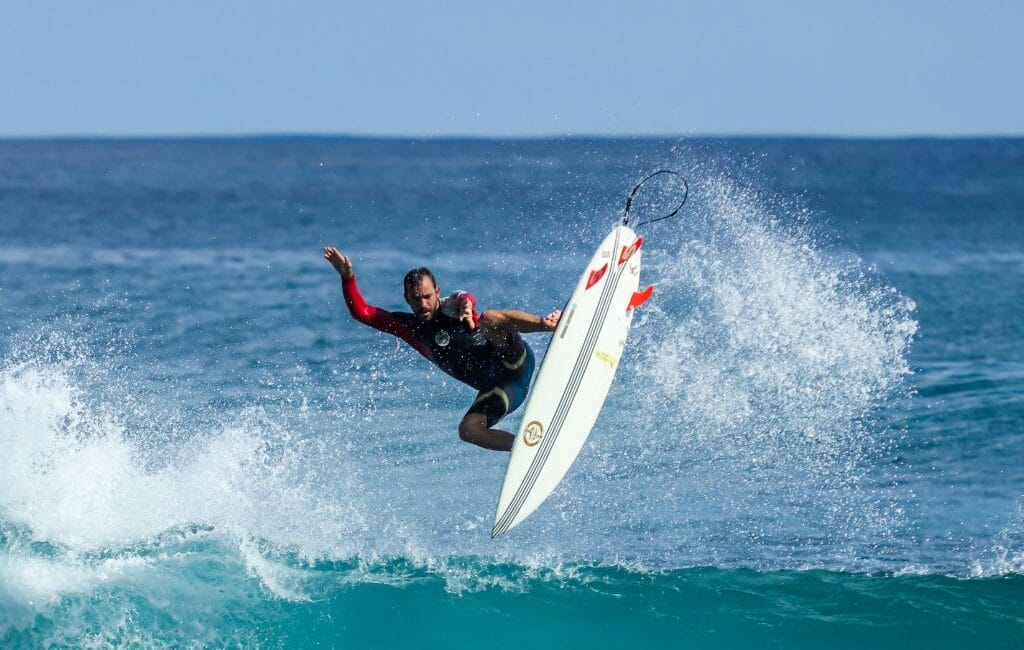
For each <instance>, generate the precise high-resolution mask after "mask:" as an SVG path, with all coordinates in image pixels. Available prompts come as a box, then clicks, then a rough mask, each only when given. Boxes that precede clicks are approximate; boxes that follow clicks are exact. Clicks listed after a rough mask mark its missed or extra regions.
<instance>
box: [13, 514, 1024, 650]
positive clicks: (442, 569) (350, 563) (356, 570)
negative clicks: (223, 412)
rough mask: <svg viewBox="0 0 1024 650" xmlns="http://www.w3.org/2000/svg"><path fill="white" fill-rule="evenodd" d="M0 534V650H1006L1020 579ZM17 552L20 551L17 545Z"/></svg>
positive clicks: (1014, 636)
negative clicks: (366, 649) (304, 552)
mask: <svg viewBox="0 0 1024 650" xmlns="http://www.w3.org/2000/svg"><path fill="white" fill-rule="evenodd" d="M30 538H31V535H30V534H29V532H28V531H26V530H24V529H19V528H17V527H11V526H6V527H5V528H4V530H3V532H2V539H3V555H2V558H3V559H2V560H0V578H2V584H3V589H2V591H0V643H2V644H3V645H4V646H5V647H18V646H40V645H72V646H108V645H118V646H120V645H130V646H133V647H195V646H209V645H216V646H237V645H244V646H255V647H294V646H307V645H313V644H319V645H328V646H335V645H336V646H351V645H355V646H370V647H409V646H410V645H414V646H417V647H452V648H461V647H478V645H479V643H480V642H481V641H480V640H481V639H486V638H509V639H512V638H515V639H519V640H522V641H525V642H531V643H555V644H558V645H563V646H565V647H577V646H579V647H594V646H599V647H620V646H621V647H625V646H630V647H633V646H635V645H636V644H640V645H653V644H659V645H661V644H670V643H671V644H679V643H684V644H685V645H687V646H696V647H726V648H728V647H750V646H751V645H752V644H754V645H759V644H761V645H763V644H764V643H765V642H770V643H773V644H776V645H781V646H785V647H821V645H822V644H826V645H829V646H830V647H863V646H864V645H867V644H872V643H881V644H883V645H886V646H888V645H895V644H901V643H909V645H910V646H912V647H934V646H935V645H936V644H937V645H939V646H961V647H964V646H967V645H975V644H977V645H981V646H983V647H1014V645H1015V644H1019V642H1020V640H1021V639H1022V638H1024V617H1021V615H1020V612H1021V611H1024V576H1021V575H1010V576H1003V577H987V578H977V579H964V578H953V577H946V576H936V575H917V574H914V573H904V574H856V573H844V572H831V571H821V570H810V571H756V570H752V569H744V568H732V569H729V568H715V567H692V568H687V569H675V570H655V571H652V570H645V569H642V568H639V567H630V566H621V565H600V564H587V563H565V564H558V565H529V564H518V563H510V562H501V561H496V560H493V559H486V558H479V557H442V558H433V559H417V558H409V557H384V556H379V557H360V556H355V557H351V558H346V559H334V560H325V559H320V560H311V559H304V558H302V557H300V556H299V555H298V554H296V553H294V552H288V551H284V550H282V549H276V548H275V547H274V546H273V545H270V544H268V543H267V542H266V541H265V540H264V541H261V540H255V539H248V540H245V541H242V542H241V543H240V542H239V540H237V539H233V538H232V536H231V535H229V534H224V533H223V532H221V531H218V530H216V529H212V528H208V527H183V528H179V529H175V530H169V531H165V532H164V533H162V534H160V535H157V536H155V537H154V538H152V539H150V540H148V541H147V542H144V543H138V544H135V545H133V546H131V547H124V548H121V549H117V550H113V549H108V550H105V551H98V552H92V553H78V552H72V551H70V550H69V549H66V548H58V547H52V546H51V547H46V548H39V547H36V548H29V547H26V546H25V542H26V541H27V539H30ZM30 546H31V545H30Z"/></svg>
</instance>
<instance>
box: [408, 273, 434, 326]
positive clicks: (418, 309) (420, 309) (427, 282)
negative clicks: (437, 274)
mask: <svg viewBox="0 0 1024 650" xmlns="http://www.w3.org/2000/svg"><path fill="white" fill-rule="evenodd" d="M440 296H441V291H440V290H439V289H438V288H437V287H436V286H434V283H433V281H432V280H431V279H430V278H428V277H426V276H424V277H422V278H420V283H419V285H418V286H416V287H407V288H406V290H405V302H406V303H408V305H409V308H410V309H412V313H414V314H416V318H418V319H420V320H431V319H432V318H433V317H434V316H435V315H436V314H437V310H438V309H440V307H441V298H440Z"/></svg>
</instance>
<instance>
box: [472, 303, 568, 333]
mask: <svg viewBox="0 0 1024 650" xmlns="http://www.w3.org/2000/svg"><path fill="white" fill-rule="evenodd" d="M561 317H562V312H560V311H553V312H551V313H550V314H548V315H547V316H544V317H543V318H542V317H540V316H537V315H535V314H530V313H527V312H525V311H519V310H517V309H488V310H487V311H485V312H484V313H483V314H482V315H481V316H480V327H482V328H483V330H484V334H485V335H487V338H489V339H492V340H493V339H501V340H503V339H504V334H505V333H507V332H519V333H520V334H529V333H531V332H553V331H554V330H555V328H556V327H558V320H559V319H560V318H561Z"/></svg>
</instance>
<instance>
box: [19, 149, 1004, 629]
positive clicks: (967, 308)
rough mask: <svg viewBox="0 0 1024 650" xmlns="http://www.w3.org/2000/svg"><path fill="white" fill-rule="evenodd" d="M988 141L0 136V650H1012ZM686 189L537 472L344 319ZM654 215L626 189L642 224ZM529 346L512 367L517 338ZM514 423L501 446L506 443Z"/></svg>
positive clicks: (567, 247)
mask: <svg viewBox="0 0 1024 650" xmlns="http://www.w3.org/2000/svg"><path fill="white" fill-rule="evenodd" d="M1021 163H1024V141H1021V140H1015V139H995V140H907V141H844V140H814V139H805V140H756V139H733V140H679V141H660V140H639V141H634V140H616V139H610V140H567V141H560V140H551V141H519V142H491V141H472V140H471V141H405V140H363V139H332V138H307V139H239V140H181V141H159V140H155V141H143V140H136V141H7V142H2V143H0V172H2V173H0V306H2V307H3V314H4V317H3V320H2V321H0V645H3V646H5V647H7V646H10V647H47V646H49V647H81V646H100V647H105V646H110V645H114V646H129V647H139V646H141V647H200V646H214V647H223V646H228V647H238V646H242V647H314V646H317V647H410V646H412V647H446V648H447V647H456V648H457V647H469V646H472V647H476V646H478V645H479V644H481V643H485V644H486V643H504V641H503V639H505V638H509V637H515V638H517V639H523V640H526V641H528V642H539V643H548V644H555V645H558V646H564V647H577V646H579V647H583V646H587V647H593V646H597V647H626V646H630V647H633V646H636V645H638V644H639V645H648V646H653V645H672V646H679V647H716V648H718V647H781V648H793V647H808V648H818V647H826V646H827V647H864V646H878V647H901V648H902V647H929V648H930V647H975V646H976V647H1007V648H1009V647H1021V646H1022V645H1024V620H1022V619H1024V614H1022V612H1024V583H1022V579H1021V574H1022V568H1024V465H1022V463H1021V460H1020V459H1021V458H1022V457H1024V433H1022V423H1024V348H1022V347H1021V346H1020V341H1021V339H1022V334H1024V326H1022V325H1021V322H1022V319H1021V316H1022V315H1024V314H1022V311H1024V307H1022V304H1024V303H1022V302H1021V300H1020V288H1021V286H1024V284H1022V276H1024V226H1022V223H1024V222H1022V221H1021V219H1020V215H1021V214H1024V179H1022V178H1021V176H1020V174H1019V169H1021V168H1022V166H1021ZM662 166H669V167H672V168H676V169H679V170H680V171H682V172H684V173H685V174H686V176H687V178H688V179H689V181H690V187H691V198H690V201H689V203H688V204H687V209H686V211H685V213H684V216H683V218H680V219H677V220H673V221H668V222H664V223H661V224H656V225H652V226H650V227H648V228H646V229H645V232H643V233H641V234H643V235H644V236H645V258H644V264H645V266H644V270H643V272H642V276H643V277H642V281H643V282H645V283H653V284H655V287H656V288H655V293H654V296H653V298H652V299H651V301H650V302H649V303H648V304H646V305H644V307H643V308H642V309H641V310H640V312H639V313H638V315H637V318H636V320H635V321H634V329H633V333H632V335H631V339H630V343H629V345H628V346H627V352H626V355H625V358H624V360H623V363H622V366H621V367H620V370H619V373H618V375H617V378H616V383H615V385H614V386H613V389H612V392H611V394H610V396H609V401H608V404H607V406H606V408H605V409H604V411H602V414H601V416H600V418H599V420H598V424H597V426H596V427H595V429H594V432H593V434H592V436H591V438H590V440H589V441H588V443H587V446H586V447H585V448H584V450H583V452H582V454H581V456H580V458H579V459H578V461H577V463H576V464H575V465H574V467H573V470H572V471H571V472H570V474H569V475H568V476H567V477H566V479H565V481H564V482H563V484H562V486H561V487H560V488H559V490H557V491H556V492H555V493H554V494H553V495H552V497H551V498H550V499H549V500H548V501H547V502H546V503H545V504H544V506H543V507H542V508H541V509H540V510H538V511H537V512H536V513H535V514H534V515H532V516H531V517H530V519H528V520H527V521H526V522H525V523H524V524H523V525H521V526H520V527H518V528H517V529H515V530H514V531H512V532H511V533H510V534H508V535H505V536H502V537H501V538H499V539H497V540H491V539H490V537H489V534H488V533H489V530H490V526H491V523H492V520H493V512H494V507H495V505H496V501H497V494H498V489H499V486H500V480H501V476H502V473H503V471H504V464H505V462H506V457H504V456H502V455H501V454H498V453H494V452H486V451H483V450H480V449H477V448H474V447H472V446H470V445H467V444H465V443H462V442H460V441H459V439H458V434H457V432H456V427H457V424H458V421H459V419H460V417H461V414H462V413H463V412H464V411H465V409H466V408H467V407H468V405H469V403H470V402H471V401H472V397H473V394H474V392H473V391H472V390H471V389H469V388H468V387H464V386H461V385H459V384H457V383H456V382H454V381H453V380H451V379H450V378H447V377H446V376H444V375H443V374H441V373H440V372H438V371H437V370H435V369H433V368H431V367H430V366H429V365H427V364H426V363H425V362H424V361H423V360H422V359H420V358H419V356H418V355H417V354H416V353H415V352H413V351H412V350H409V349H406V348H404V347H402V346H401V345H399V344H398V343H397V342H396V341H395V340H394V339H390V338H387V337H385V336H383V335H380V334H378V333H375V332H373V331H371V330H369V329H368V328H365V327H363V326H360V325H358V324H357V323H355V322H353V321H352V320H351V319H350V318H349V317H348V315H347V313H346V312H345V309H344V305H343V303H342V301H341V296H340V291H339V287H338V280H337V275H336V274H335V273H334V271H333V270H332V269H331V268H330V267H329V266H328V265H327V264H326V263H325V262H324V261H323V260H322V258H321V256H320V249H321V247H322V246H323V245H325V244H330V245H336V246H338V247H340V248H341V249H342V250H343V251H345V252H346V253H348V254H350V255H352V256H353V259H354V260H355V264H356V270H357V273H359V277H360V285H361V287H362V289H363V292H364V293H365V294H366V296H367V298H368V299H369V300H370V301H371V302H373V303H375V304H378V305H380V306H382V307H385V308H391V309H399V308H402V302H401V294H400V281H401V277H402V275H403V274H404V272H405V271H406V270H408V268H409V267H412V266H418V265H421V264H426V265H428V266H430V267H431V268H432V269H433V270H434V271H435V274H436V275H437V276H438V280H439V283H440V285H441V287H442V289H447V290H454V289H468V290H471V291H473V292H474V293H475V294H476V295H477V296H478V297H479V298H480V300H481V304H482V306H484V307H515V308H521V309H526V310H529V311H533V312H536V313H546V312H547V311H549V310H550V309H553V308H557V307H560V306H561V304H562V302H563V301H564V300H565V295H566V294H567V292H568V291H570V290H571V288H572V285H573V284H574V282H575V279H576V277H577V276H578V273H579V271H580V268H582V265H583V264H584V263H585V262H586V260H587V259H588V258H589V256H590V253H591V252H592V248H593V246H594V245H596V243H597V242H598V241H600V239H601V238H602V237H603V236H604V234H605V233H606V232H607V230H608V229H609V228H610V227H611V225H612V224H613V223H614V222H615V219H616V214H617V211H618V210H619V209H621V205H622V201H623V199H624V197H625V193H626V192H627V191H628V189H629V188H630V187H631V186H632V183H633V182H635V181H636V180H637V179H638V178H640V177H641V176H643V175H644V174H645V173H647V172H649V171H651V170H653V169H656V168H658V167H662ZM673 189H675V188H673V187H670V186H653V187H651V188H650V193H649V194H648V195H647V196H646V197H645V198H644V199H643V200H642V201H641V202H640V204H639V206H638V207H639V209H640V210H649V211H653V210H656V209H657V208H658V207H659V205H661V204H663V203H664V202H665V201H667V200H668V197H670V196H671V193H672V190H673ZM530 341H531V344H532V345H534V347H535V349H537V350H538V351H541V352H542V351H543V349H544V347H545V345H546V341H545V340H544V337H543V336H542V335H531V337H530ZM507 423H508V426H509V428H513V429H514V428H516V426H517V425H518V417H517V416H516V415H513V416H512V417H511V418H509V420H508V421H507Z"/></svg>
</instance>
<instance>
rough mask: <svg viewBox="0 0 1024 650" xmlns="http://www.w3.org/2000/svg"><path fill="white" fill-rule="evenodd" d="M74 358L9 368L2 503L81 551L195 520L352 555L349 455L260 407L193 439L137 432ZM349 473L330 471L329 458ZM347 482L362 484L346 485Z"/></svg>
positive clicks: (16, 518)
mask: <svg viewBox="0 0 1024 650" xmlns="http://www.w3.org/2000/svg"><path fill="white" fill-rule="evenodd" d="M75 374H76V371H75V369H74V368H71V367H70V366H69V364H67V363H60V362H58V363H44V362H23V363H17V364H11V365H8V366H7V367H6V368H3V369H2V370H0V476H2V477H3V479H2V480H0V512H2V513H3V515H4V518H5V519H7V520H9V521H12V522H16V523H18V524H19V525H23V526H25V527H26V528H28V529H29V530H31V531H32V535H33V537H34V538H36V539H38V540H46V541H48V542H51V543H54V544H57V545H59V546H61V547H64V548H68V549H71V550H73V551H76V552H89V551H99V550H103V549H110V548H123V547H128V546H132V545H134V544H138V543H140V542H145V541H146V540H150V539H152V538H154V537H155V536H157V535H158V534H160V533H162V532H164V531H167V530H170V529H175V528H179V527H187V526H191V525H200V526H208V527H211V528H213V529H214V530H216V531H217V532H218V533H221V534H224V535H226V536H229V537H231V538H232V539H235V540H244V539H248V538H251V537H256V538H261V539H266V540H269V541H270V542H271V543H274V544H276V545H280V546H281V547H283V548H294V549H295V550H296V552H298V553H300V554H302V555H308V556H313V557H316V556H323V555H331V556H338V555H341V556H343V555H345V554H348V553H352V552H353V551H352V548H351V547H350V546H348V544H349V543H350V538H351V535H350V533H351V531H352V530H353V529H360V528H361V527H362V526H363V523H362V521H363V514H362V509H361V505H360V502H359V500H358V499H357V498H353V499H347V498H339V497H333V496H330V495H325V494H324V493H323V492H321V491H320V489H319V483H320V482H322V481H321V478H322V479H323V480H327V481H331V482H332V486H333V487H335V488H338V489H337V490H335V491H332V492H331V495H336V494H339V493H341V494H351V495H358V494H359V490H358V489H356V488H355V487H354V486H352V485H347V481H350V480H355V479H354V477H353V475H351V474H349V475H348V478H346V473H345V471H344V470H345V468H344V460H343V459H336V458H331V459H328V458H324V457H323V456H322V454H323V453H324V451H323V450H322V449H320V448H318V447H317V445H316V444H314V443H310V442H309V441H304V440H300V439H296V438H294V437H293V436H292V434H291V433H290V432H288V431H287V430H284V429H282V428H281V427H278V426H275V425H274V423H273V422H272V421H271V420H270V419H269V418H267V417H265V416H264V415H263V414H262V413H261V412H260V411H259V410H258V409H253V410H250V411H247V412H243V413H242V414H239V415H238V416H236V417H235V418H233V419H232V423H231V424H229V425H223V426H221V427H220V428H219V430H216V431H215V432H214V433H213V434H211V435H209V436H203V435H201V434H200V435H196V436H195V437H194V438H193V439H192V442H191V444H189V445H188V446H181V445H178V446H175V445H174V444H172V443H170V442H168V444H167V446H164V445H162V444H161V441H160V440H153V439H150V438H149V437H148V436H152V435H155V432H156V431H158V430H160V427H158V426H153V430H152V431H141V432H140V431H127V430H126V427H125V425H124V424H123V423H122V422H121V421H120V420H119V418H118V417H117V410H116V406H114V405H110V404H102V403H100V404H97V403H94V402H90V401H89V400H90V396H87V395H84V394H83V392H82V390H81V389H80V388H79V387H78V386H77V385H76V384H75V381H74V380H73V379H72V377H73V376H74V375H75ZM328 468H329V469H331V471H333V472H336V473H337V475H334V474H332V475H331V476H325V477H320V476H319V474H318V472H324V471H327V469H328ZM346 487H348V488H350V489H349V490H346Z"/></svg>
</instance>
